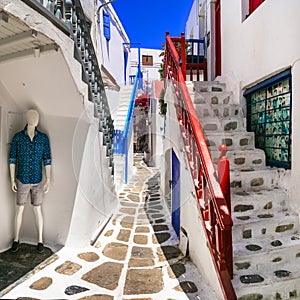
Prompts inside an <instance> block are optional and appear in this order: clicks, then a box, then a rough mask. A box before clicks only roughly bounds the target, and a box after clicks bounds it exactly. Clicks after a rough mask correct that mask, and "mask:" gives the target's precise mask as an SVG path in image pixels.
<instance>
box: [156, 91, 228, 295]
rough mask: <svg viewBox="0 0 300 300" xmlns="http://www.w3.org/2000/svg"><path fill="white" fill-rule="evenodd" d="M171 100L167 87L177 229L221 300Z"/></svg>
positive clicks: (169, 174) (168, 171)
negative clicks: (175, 169)
mask: <svg viewBox="0 0 300 300" xmlns="http://www.w3.org/2000/svg"><path fill="white" fill-rule="evenodd" d="M174 99H175V97H174V92H173V88H172V87H171V86H168V89H167V92H166V95H165V101H166V102H167V104H168V113H167V125H166V141H165V149H164V151H165V152H164V153H165V154H166V153H167V152H168V151H169V150H171V151H172V150H173V151H174V152H175V154H176V156H177V157H178V159H179V161H180V218H181V223H180V226H181V227H183V228H184V229H185V230H186V232H187V236H188V240H189V253H190V257H191V259H192V261H193V262H194V263H195V265H196V266H197V268H198V270H199V272H200V273H201V274H202V275H203V278H204V280H205V281H206V282H207V284H208V285H209V286H210V287H211V288H212V289H213V290H214V291H215V293H216V295H217V296H218V299H223V298H222V297H223V296H222V291H221V287H220V286H219V281H218V278H217V275H216V272H215V269H214V265H213V262H212V258H211V254H210V251H209V249H208V248H207V247H203V245H206V236H205V233H204V229H203V225H202V221H201V219H200V215H199V212H198V208H197V200H196V199H195V197H194V196H193V194H194V187H193V181H192V178H191V174H190V169H189V166H188V163H187V158H186V154H185V151H184V146H183V141H182V136H181V131H180V128H179V124H178V120H177V116H176V110H175V107H174ZM166 160H169V158H168V157H167V159H166ZM167 163H168V162H167ZM169 166H171V165H169ZM170 168H171V167H169V168H167V167H166V166H164V168H162V170H164V171H165V172H166V173H165V174H162V176H167V177H166V178H165V180H164V182H165V183H166V181H168V180H169V179H171V178H172V171H171V169H170ZM164 189H166V187H164Z"/></svg>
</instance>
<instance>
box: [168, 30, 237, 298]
mask: <svg viewBox="0 0 300 300" xmlns="http://www.w3.org/2000/svg"><path fill="white" fill-rule="evenodd" d="M176 39H177V40H178V38H176ZM180 39H181V42H184V44H183V45H185V41H184V40H183V38H182V37H181V38H180ZM172 40H173V38H171V37H170V36H169V33H167V34H166V45H165V56H164V66H165V70H164V74H165V80H168V79H169V80H171V82H172V83H173V87H174V89H175V95H176V98H177V103H176V112H177V117H178V121H179V124H180V127H181V131H182V136H183V140H184V145H185V149H186V153H187V156H188V161H189V166H190V171H191V175H192V178H193V180H194V187H195V191H196V196H197V204H198V209H199V212H200V216H201V217H202V222H203V226H204V228H205V229H206V230H205V233H206V237H207V241H208V246H209V249H210V252H211V255H212V258H213V262H214V266H215V269H216V272H217V275H218V278H219V281H220V285H221V288H222V291H223V294H224V296H225V299H230V300H234V299H236V295H235V291H234V289H233V286H232V283H231V278H232V276H233V271H232V270H233V269H232V219H231V215H230V211H229V209H228V205H227V203H226V199H225V198H224V196H223V193H222V190H221V187H220V184H219V182H218V178H217V177H218V176H217V175H216V171H215V168H214V164H213V162H212V159H211V155H210V152H209V149H208V146H207V143H206V139H205V135H204V132H203V130H202V127H201V125H200V123H199V120H198V117H197V114H196V110H195V108H194V105H193V103H192V100H191V97H190V94H189V92H188V89H187V86H186V83H185V77H184V70H181V66H180V61H179V59H180V56H179V55H178V53H177V50H176V48H175V46H174V44H173V41H172ZM181 50H182V53H181V59H182V58H183V57H185V47H181ZM165 84H166V82H165Z"/></svg>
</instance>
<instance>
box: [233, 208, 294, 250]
mask: <svg viewBox="0 0 300 300" xmlns="http://www.w3.org/2000/svg"><path fill="white" fill-rule="evenodd" d="M233 223H234V226H233V229H232V239H233V241H241V240H247V241H249V243H252V244H253V243H254V244H256V243H258V241H259V239H269V240H271V239H274V240H277V239H279V238H280V237H281V235H282V234H283V233H284V234H295V233H296V232H297V231H298V229H299V216H298V215H297V214H295V213H292V212H290V211H285V212H284V211H283V212H277V213H264V212H262V213H261V214H256V215H252V216H251V218H250V219H248V220H247V219H245V220H244V219H239V218H236V217H235V216H233Z"/></svg>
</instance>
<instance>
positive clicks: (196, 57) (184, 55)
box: [172, 33, 207, 81]
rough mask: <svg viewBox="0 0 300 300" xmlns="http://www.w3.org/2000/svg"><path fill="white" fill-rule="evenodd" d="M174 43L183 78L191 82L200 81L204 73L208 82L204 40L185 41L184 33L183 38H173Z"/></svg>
mask: <svg viewBox="0 0 300 300" xmlns="http://www.w3.org/2000/svg"><path fill="white" fill-rule="evenodd" d="M172 42H173V45H174V46H175V49H176V50H177V52H178V54H179V63H180V66H181V71H182V74H183V78H184V79H185V80H190V81H200V75H201V71H202V75H203V79H204V80H207V62H206V57H205V47H204V44H205V40H204V38H202V39H198V40H197V39H185V37H184V33H182V34H181V37H173V38H172Z"/></svg>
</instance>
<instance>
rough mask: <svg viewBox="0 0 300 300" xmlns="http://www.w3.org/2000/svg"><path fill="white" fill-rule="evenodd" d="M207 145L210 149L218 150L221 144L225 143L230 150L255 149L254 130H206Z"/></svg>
mask: <svg viewBox="0 0 300 300" xmlns="http://www.w3.org/2000/svg"><path fill="white" fill-rule="evenodd" d="M206 140H207V145H208V146H209V147H210V149H211V150H212V151H213V150H218V147H219V146H220V145H221V144H225V145H226V146H227V148H228V150H229V151H230V150H253V149H254V133H253V132H246V131H245V132H239V133H228V132H222V133H220V132H209V133H207V132H206Z"/></svg>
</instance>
